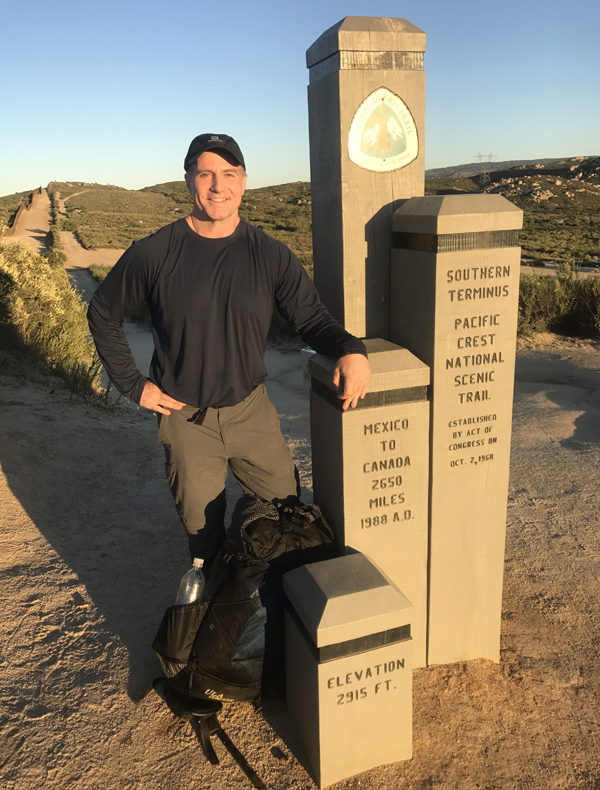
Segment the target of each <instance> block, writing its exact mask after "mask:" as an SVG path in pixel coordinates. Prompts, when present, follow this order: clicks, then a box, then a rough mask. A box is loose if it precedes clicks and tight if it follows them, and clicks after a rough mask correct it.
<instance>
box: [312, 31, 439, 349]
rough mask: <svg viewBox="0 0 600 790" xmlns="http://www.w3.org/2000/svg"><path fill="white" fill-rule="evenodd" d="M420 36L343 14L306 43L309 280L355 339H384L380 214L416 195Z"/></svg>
mask: <svg viewBox="0 0 600 790" xmlns="http://www.w3.org/2000/svg"><path fill="white" fill-rule="evenodd" d="M424 51H425V33H423V31H422V30H419V28H418V27H415V26H414V25H411V24H410V22H407V21H406V20H405V19H391V18H385V17H346V18H345V19H343V20H342V21H341V22H339V23H338V24H337V25H334V26H333V27H331V28H330V29H329V30H327V31H326V32H325V33H323V35H322V36H320V38H318V39H317V41H315V43H314V44H313V45H312V46H311V47H310V49H309V50H308V51H307V53H306V62H307V65H308V68H309V70H310V84H309V88H308V110H309V126H310V166H311V190H312V213H313V249H314V261H315V283H316V285H317V288H318V290H319V294H320V295H321V298H322V299H323V302H324V304H325V305H326V306H327V308H328V309H329V310H330V311H331V312H332V313H333V315H334V316H335V317H336V318H337V319H338V320H339V321H340V322H341V323H342V324H343V325H344V326H345V327H346V329H347V330H348V331H349V332H352V333H353V334H355V335H357V336H358V337H383V338H387V337H388V314H389V256H390V233H389V220H390V215H391V213H392V211H393V210H394V209H396V208H397V207H398V206H399V204H400V201H401V200H402V199H406V198H410V197H413V196H414V195H422V194H423V181H424V173H425V170H424V161H425V159H424V125H425V73H424V71H423V52H424Z"/></svg>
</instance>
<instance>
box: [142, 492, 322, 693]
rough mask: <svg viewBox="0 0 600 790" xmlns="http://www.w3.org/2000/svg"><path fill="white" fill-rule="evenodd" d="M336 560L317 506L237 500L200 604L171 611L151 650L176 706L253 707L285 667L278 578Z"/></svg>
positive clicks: (280, 588) (247, 496)
mask: <svg viewBox="0 0 600 790" xmlns="http://www.w3.org/2000/svg"><path fill="white" fill-rule="evenodd" d="M336 554H337V552H336V545H335V542H334V536H333V532H332V530H331V528H330V527H329V525H328V524H327V522H326V521H325V519H324V518H323V516H322V515H321V511H320V510H319V508H318V507H317V506H316V505H303V504H301V503H300V502H298V500H297V499H295V498H294V499H293V500H285V501H283V502H279V503H271V502H264V501H262V500H260V499H258V498H256V497H253V496H249V495H246V496H243V497H242V498H241V499H240V500H239V501H238V503H237V505H236V507H235V510H234V513H233V516H232V522H231V527H230V529H229V534H228V540H227V541H226V543H225V544H224V547H223V549H222V550H221V551H220V552H219V554H218V555H217V557H216V559H215V561H214V562H213V563H212V564H211V567H210V568H209V570H208V575H207V584H206V592H205V596H204V598H205V600H202V601H197V602H194V603H191V604H186V605H184V606H171V607H170V608H169V609H168V610H167V611H166V612H165V615H164V617H163V620H162V622H161V625H160V627H159V630H158V633H157V635H156V637H155V639H154V642H153V644H152V647H153V649H154V651H155V652H156V653H157V655H158V658H159V661H160V664H161V667H162V669H163V673H164V682H165V684H166V685H167V686H169V687H170V689H171V690H172V691H174V692H175V695H176V696H177V697H178V698H179V700H180V702H182V704H184V705H185V704H186V700H187V702H188V704H194V703H195V702H197V701H198V700H213V701H214V700H216V701H227V702H234V701H235V702H243V701H247V702H252V701H254V702H256V701H257V700H258V699H259V698H260V695H261V690H262V689H263V688H264V687H265V685H268V684H270V683H272V682H274V680H275V679H276V678H277V676H278V675H280V674H281V672H282V670H283V666H284V660H283V653H284V642H283V591H282V576H283V574H284V573H285V572H287V571H289V570H292V569H294V568H297V567H299V566H300V565H304V564H306V563H308V562H318V561H320V560H324V559H329V558H330V557H333V556H335V555H336Z"/></svg>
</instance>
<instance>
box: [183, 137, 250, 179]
mask: <svg viewBox="0 0 600 790" xmlns="http://www.w3.org/2000/svg"><path fill="white" fill-rule="evenodd" d="M219 148H221V149H223V150H224V151H229V153H230V154H231V155H232V156H233V157H234V159H236V160H237V161H238V162H239V164H240V165H241V166H242V167H243V168H244V170H245V169H246V164H245V162H244V157H243V155H242V152H241V151H240V147H239V145H238V144H237V143H236V141H235V140H234V139H233V137H229V135H227V134H199V135H198V137H194V139H193V140H192V142H191V143H190V147H189V148H188V152H187V155H186V157H185V159H184V162H183V167H184V169H185V170H187V169H188V168H189V167H190V166H191V165H193V163H194V162H195V161H196V159H198V157H199V156H200V154H203V153H204V152H205V151H212V150H214V149H219Z"/></svg>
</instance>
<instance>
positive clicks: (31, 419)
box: [0, 336, 600, 790]
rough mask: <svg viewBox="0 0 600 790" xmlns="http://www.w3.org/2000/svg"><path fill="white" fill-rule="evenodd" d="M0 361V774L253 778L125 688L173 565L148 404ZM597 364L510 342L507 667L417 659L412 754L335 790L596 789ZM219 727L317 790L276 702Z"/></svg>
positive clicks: (293, 429) (177, 785) (145, 781)
mask: <svg viewBox="0 0 600 790" xmlns="http://www.w3.org/2000/svg"><path fill="white" fill-rule="evenodd" d="M277 354H279V355H280V356H282V357H284V358H286V359H288V368H287V369H285V366H284V368H283V369H280V370H279V371H278V372H277V373H276V375H275V379H276V383H275V386H274V387H272V397H273V398H274V400H275V401H276V402H277V405H278V407H279V409H280V410H281V412H282V425H283V429H284V431H285V433H286V435H287V437H288V439H289V441H290V444H291V446H292V450H293V452H294V454H295V455H296V457H297V458H298V461H299V463H300V467H301V470H302V476H303V482H304V484H305V486H306V487H305V495H306V496H307V498H308V497H309V487H310V463H309V445H308V409H307V404H306V395H305V394H304V393H303V391H302V389H301V387H300V385H299V381H298V379H299V373H298V371H297V365H298V359H297V356H296V353H293V354H291V353H290V354H287V355H285V354H281V352H276V358H277V359H279V356H277ZM1 369H2V371H3V373H2V375H1V376H0V380H1V383H2V390H1V395H0V402H1V409H0V435H1V437H2V439H1V444H0V464H1V467H2V475H1V476H0V513H1V514H2V516H1V527H0V529H1V531H0V557H1V566H0V574H1V576H2V589H3V596H2V618H1V620H0V633H1V637H0V651H1V655H0V662H1V664H0V666H1V670H2V671H1V672H0V701H1V705H2V712H1V714H0V724H1V730H2V743H1V745H0V779H1V784H2V787H4V788H6V790H31V789H32V788H38V787H39V788H41V787H44V788H49V789H54V788H56V790H64V788H68V787H77V788H80V790H114V788H144V790H159V789H160V790H163V788H169V789H170V790H188V788H191V787H194V788H195V789H197V790H202V789H203V788H206V790H208V788H218V789H219V790H221V789H223V790H234V789H235V788H240V789H241V788H249V787H250V783H249V782H248V780H247V779H246V778H245V777H244V776H243V774H242V773H241V772H240V771H239V769H238V768H237V766H236V765H235V763H234V762H233V760H232V759H231V757H230V756H229V755H228V754H227V752H225V750H224V749H223V748H222V747H221V746H220V744H219V743H218V742H217V744H216V748H217V752H218V754H219V756H220V757H221V758H222V764H221V765H220V766H215V767H213V766H211V765H209V764H208V763H207V762H205V761H204V759H203V757H202V754H201V751H200V747H199V745H198V744H197V742H196V740H195V738H194V736H193V734H192V732H191V730H190V728H189V725H188V724H185V723H179V722H178V721H177V720H175V719H174V718H173V716H172V714H171V713H170V712H169V711H168V709H167V708H166V707H165V705H164V704H163V702H162V701H161V699H160V698H159V697H158V696H157V695H156V694H155V693H154V692H152V693H151V694H150V695H148V696H147V697H146V698H144V699H143V700H142V701H141V702H139V703H137V704H134V703H133V702H132V701H131V697H132V696H134V695H135V694H136V693H137V692H138V691H139V690H140V689H141V688H143V686H144V685H145V684H146V683H147V681H148V680H149V679H151V678H152V677H154V676H155V675H156V674H157V670H158V666H157V664H156V662H155V659H154V657H153V655H152V652H151V650H150V643H151V641H152V637H153V635H154V632H155V630H156V628H157V624H158V621H159V619H160V616H161V614H162V612H163V610H164V609H165V608H166V607H167V606H168V605H169V604H170V603H171V601H172V599H173V596H174V594H175V591H176V588H177V584H178V581H179V578H180V576H181V575H182V573H183V572H184V571H185V569H186V567H187V556H186V546H185V539H184V536H183V533H182V528H181V526H180V525H179V523H178V520H177V517H176V514H175V511H174V508H173V506H172V504H171V501H170V498H169V494H168V490H167V487H166V484H165V483H164V481H163V459H162V455H161V453H162V450H161V448H160V447H159V446H158V444H157V441H156V437H155V433H156V430H155V420H154V418H153V417H152V415H151V414H149V413H147V412H142V411H141V410H136V409H135V407H131V406H130V407H124V408H122V409H119V410H117V411H115V412H113V413H107V412H104V411H99V410H96V409H94V408H92V407H90V406H87V405H86V404H84V403H82V402H80V401H78V400H77V399H75V398H74V397H72V396H71V395H70V394H69V393H68V392H67V391H66V390H65V389H64V388H63V387H62V385H61V384H60V382H58V381H56V380H45V381H41V380H38V381H33V382H32V381H24V380H23V379H22V378H20V377H19V376H18V375H15V372H16V368H13V365H12V363H11V361H10V359H8V358H4V359H3V360H2V364H1ZM599 369H600V348H599V346H598V344H597V343H594V342H590V341H569V340H565V339H560V338H556V337H553V336H545V337H543V338H541V339H538V340H537V341H536V343H535V344H534V343H530V344H526V345H524V346H523V347H522V348H521V349H520V351H519V356H518V364H517V383H516V391H515V412H514V435H513V456H512V473H511V486H510V497H509V503H508V536H507V547H506V574H505V590H504V607H503V609H504V611H503V620H502V658H501V662H500V664H497V665H496V664H493V663H491V662H488V661H473V662H469V663H467V664H455V665H451V666H436V667H430V668H428V669H421V670H418V671H416V672H415V674H414V716H415V721H414V757H413V759H412V760H411V761H408V762H404V763H397V764H394V765H389V766H384V767H381V768H377V769H375V770H373V771H370V772H369V773H367V774H363V775H361V776H359V777H355V778H353V779H349V780H347V781H345V782H342V783H340V784H339V785H336V787H339V788H340V790H342V788H343V790H350V788H359V787H369V788H374V789H375V790H383V788H385V789H386V790H388V789H390V788H398V787H402V788H410V790H413V789H414V790H417V789H418V790H424V788H433V787H440V788H461V789H462V788H465V789H466V790H470V789H471V788H482V789H483V788H485V789H487V790H496V789H498V790H500V789H501V790H505V789H506V788H517V787H518V788H521V787H527V788H544V789H547V788H557V789H558V788H561V789H562V788H585V789H586V790H591V789H592V788H600V750H599V746H600V744H599V738H600V716H599V714H600V710H599V704H598V688H599V681H600V662H599V660H598V659H599V653H600V642H599V639H598V621H597V610H598V604H597V601H598V598H599V594H600V589H599V588H600V581H599V579H600V573H599V570H600V568H599V562H598V560H599V557H600V545H599V537H598V534H599V530H598V526H599V515H598V496H599V495H598V484H599V478H600V473H599V469H600V466H599V463H598V462H599V455H600V412H599V408H600V401H599V396H598V391H599V386H598V385H599V383H600V381H599V373H600V370H599ZM11 371H12V372H11ZM294 377H295V378H294ZM293 380H294V381H295V384H294V383H293ZM286 388H287V389H288V390H289V391H290V392H292V393H293V396H292V398H291V400H290V399H289V397H288V396H286V394H285V393H286ZM303 399H304V400H303ZM302 404H304V406H302ZM286 405H287V406H289V407H291V408H289V409H288V410H287V411H286ZM230 497H231V498H234V497H235V492H233V491H232V492H231V493H230ZM222 721H223V725H224V727H225V729H226V731H227V732H228V734H229V735H230V737H231V738H232V739H233V740H234V742H235V743H236V744H237V745H238V747H239V748H240V749H241V750H242V751H243V753H244V754H246V755H247V756H248V758H249V759H250V762H251V763H252V764H253V766H254V767H255V769H256V770H257V771H258V773H259V774H260V775H261V776H262V778H263V779H264V780H265V781H266V782H267V783H268V785H269V787H271V788H274V789H275V788H277V789H278V790H279V789H281V790H283V789H284V788H297V790H308V788H313V787H314V786H315V785H314V784H313V781H312V779H311V777H310V774H309V770H308V765H307V762H306V758H305V755H304V752H303V750H302V747H301V745H300V743H299V742H298V740H297V737H296V734H295V732H294V728H293V726H292V724H291V722H290V720H289V718H288V717H287V715H286V711H285V704H284V702H283V700H281V699H270V700H268V701H267V702H266V704H265V706H264V709H263V713H262V714H258V713H256V712H254V710H253V709H252V708H251V707H250V706H249V705H235V706H230V707H228V708H227V709H226V710H225V712H224V715H223V716H222ZM381 726H382V727H384V726H385V723H384V722H382V723H381ZM365 737H367V733H365ZM275 747H278V749H279V750H281V751H280V752H278V750H277V748H275ZM340 748H343V745H342V744H340ZM281 754H283V755H284V756H283V757H282V756H281Z"/></svg>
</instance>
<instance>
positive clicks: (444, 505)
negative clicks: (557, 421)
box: [390, 195, 523, 664]
mask: <svg viewBox="0 0 600 790" xmlns="http://www.w3.org/2000/svg"><path fill="white" fill-rule="evenodd" d="M522 220H523V212H522V211H521V210H520V209H518V208H517V207H516V206H514V205H513V204H512V203H509V201H508V200H506V199H505V198H503V197H502V196H500V195H466V196H445V197H422V198H412V199H411V200H408V201H406V203H404V204H403V205H402V207H401V208H400V209H398V211H396V213H395V214H394V215H393V217H392V246H393V249H392V261H391V265H392V273H391V296H390V301H391V306H392V307H391V316H390V336H391V338H392V340H393V341H394V342H395V343H401V344H402V345H404V346H406V347H407V348H409V349H410V350H411V351H412V352H413V353H414V354H417V355H418V356H419V358H420V359H422V360H423V361H424V362H426V363H427V364H428V365H429V366H430V367H431V401H432V421H431V500H430V501H431V514H430V518H431V524H430V564H429V568H430V577H429V652H428V659H427V661H428V663H429V664H445V663H451V662H454V661H461V660H466V659H472V658H489V659H492V660H493V661H498V660H499V657H500V615H501V603H502V575H503V569H504V538H505V528H506V499H507V491H508V472H509V458H510V437H511V420H512V398H513V383H514V368H515V347H516V333H517V305H518V298H519V275H520V249H519V246H518V238H517V237H518V232H517V229H518V228H520V227H521V225H522ZM407 594H409V593H407Z"/></svg>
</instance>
